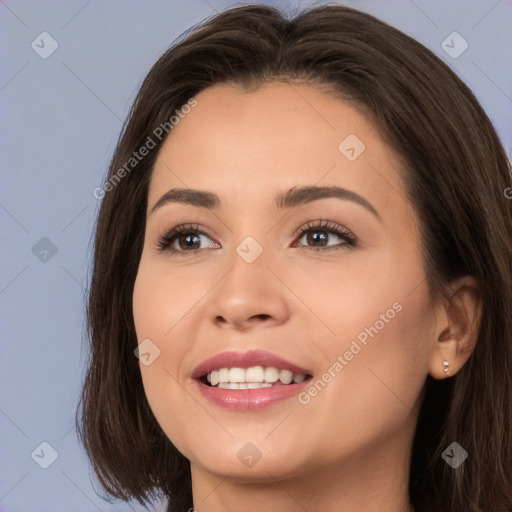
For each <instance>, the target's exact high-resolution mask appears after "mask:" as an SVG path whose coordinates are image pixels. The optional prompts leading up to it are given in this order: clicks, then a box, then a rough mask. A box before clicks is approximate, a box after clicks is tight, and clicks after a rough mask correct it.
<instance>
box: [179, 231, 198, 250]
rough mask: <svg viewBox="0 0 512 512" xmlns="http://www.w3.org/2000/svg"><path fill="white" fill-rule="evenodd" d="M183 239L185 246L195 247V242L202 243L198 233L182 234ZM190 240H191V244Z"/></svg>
mask: <svg viewBox="0 0 512 512" xmlns="http://www.w3.org/2000/svg"><path fill="white" fill-rule="evenodd" d="M181 240H185V244H184V245H185V247H188V248H191V247H192V248H194V249H195V248H196V247H193V245H194V244H199V245H200V244H201V241H200V240H199V237H198V236H196V235H193V234H190V233H188V234H185V235H182V237H181V239H180V242H181ZM189 242H191V244H190V243H189ZM180 245H181V243H180Z"/></svg>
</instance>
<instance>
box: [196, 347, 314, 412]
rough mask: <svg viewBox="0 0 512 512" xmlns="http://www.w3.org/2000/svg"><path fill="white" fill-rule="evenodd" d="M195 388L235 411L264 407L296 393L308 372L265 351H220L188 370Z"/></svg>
mask: <svg viewBox="0 0 512 512" xmlns="http://www.w3.org/2000/svg"><path fill="white" fill-rule="evenodd" d="M192 378H193V379H194V380H195V381H196V383H197V385H198V387H199V391H200V392H201V394H202V395H203V396H204V397H205V398H207V399H208V400H209V401H211V402H212V403H214V404H215V405H217V406H220V407H224V408H229V409H235V410H254V409H261V408H263V407H267V406H269V405H272V404H275V403H276V402H279V401H282V400H286V399H288V398H291V397H292V396H294V395H296V394H298V393H299V392H300V390H301V389H303V388H304V386H305V385H307V383H308V381H309V380H311V379H312V378H313V375H312V372H311V371H309V370H307V369H304V368H301V367H299V366H297V365H295V364H293V363H290V362H288V361H286V360H285V359H282V358H280V357H278V356H276V355H274V354H271V353H269V352H263V351H259V350H258V351H257V350H252V351H249V352H245V353H241V352H224V353H221V354H218V355H217V356H214V357H212V358H210V359H208V360H206V361H204V362H203V363H201V364H200V365H199V366H198V367H197V368H196V369H195V370H194V371H193V373H192Z"/></svg>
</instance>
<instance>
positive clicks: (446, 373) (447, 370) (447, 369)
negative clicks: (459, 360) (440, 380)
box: [443, 360, 450, 375]
mask: <svg viewBox="0 0 512 512" xmlns="http://www.w3.org/2000/svg"><path fill="white" fill-rule="evenodd" d="M443 366H444V373H445V375H449V370H450V363H449V362H448V361H446V360H445V361H443Z"/></svg>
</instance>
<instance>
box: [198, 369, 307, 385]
mask: <svg viewBox="0 0 512 512" xmlns="http://www.w3.org/2000/svg"><path fill="white" fill-rule="evenodd" d="M206 378H207V380H208V382H209V383H210V384H211V385H212V386H217V385H219V387H222V388H229V389H255V388H261V387H270V386H271V385H272V383H274V382H277V381H278V380H279V381H280V382H281V383H282V384H290V383H291V382H294V383H298V382H302V381H303V380H304V379H305V378H306V375H305V374H303V373H293V372H291V371H290V370H279V369H278V368H275V367H274V366H267V367H266V368H264V367H263V366H252V367H251V368H220V369H219V370H213V371H212V372H210V373H208V374H207V376H206ZM228 383H230V384H228ZM233 384H236V387H235V386H234V385H233Z"/></svg>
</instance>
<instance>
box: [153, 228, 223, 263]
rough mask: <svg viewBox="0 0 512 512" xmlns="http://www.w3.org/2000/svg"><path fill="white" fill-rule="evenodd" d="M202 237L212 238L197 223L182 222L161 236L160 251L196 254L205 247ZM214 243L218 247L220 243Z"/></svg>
mask: <svg viewBox="0 0 512 512" xmlns="http://www.w3.org/2000/svg"><path fill="white" fill-rule="evenodd" d="M201 237H206V238H208V239H210V240H211V238H210V237H209V236H208V235H207V234H206V233H205V232H204V231H202V230H200V229H199V226H198V225H197V224H196V225H192V224H182V225H180V226H176V227H175V228H173V229H171V231H169V232H168V233H166V234H165V235H163V236H162V237H160V239H159V241H158V250H159V251H160V252H166V251H168V252H171V253H174V254H179V255H180V256H188V255H190V254H195V253H196V252H197V251H199V250H202V249H204V247H201ZM213 244H215V246H217V247H218V244H216V243H215V242H213ZM176 245H177V247H176ZM210 247H211V245H210Z"/></svg>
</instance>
